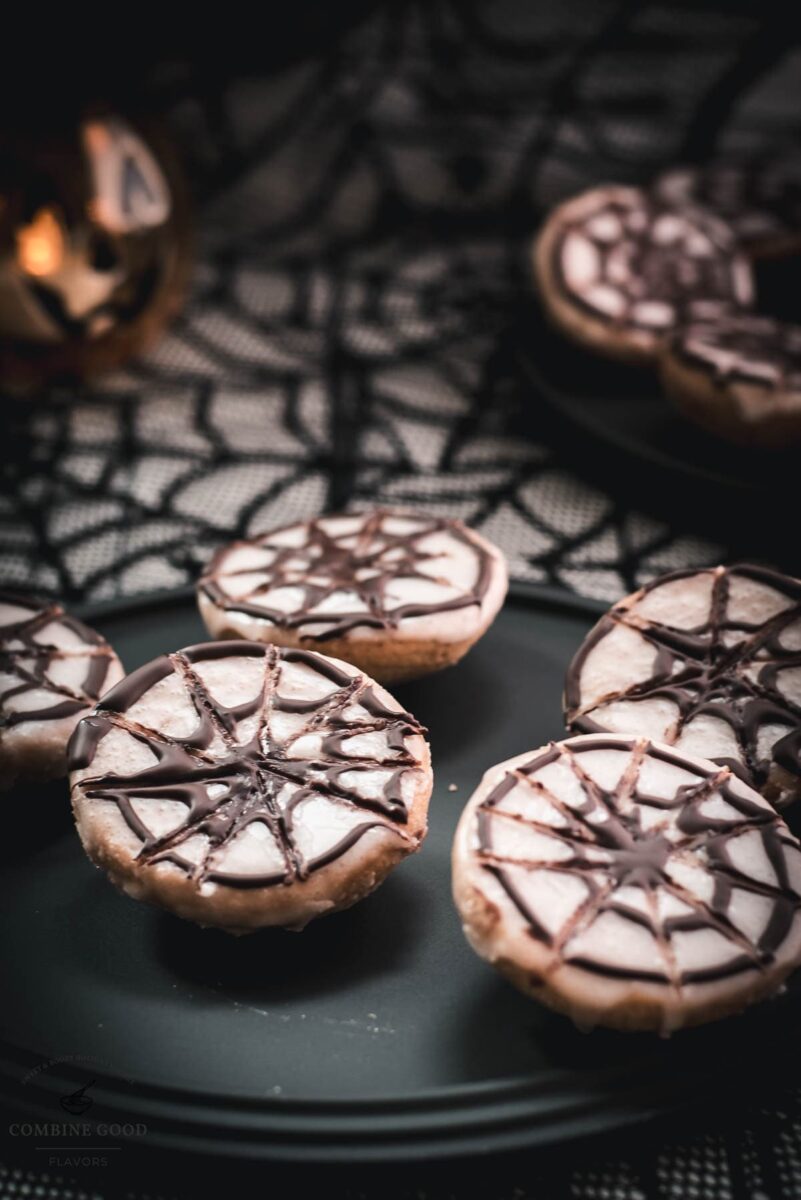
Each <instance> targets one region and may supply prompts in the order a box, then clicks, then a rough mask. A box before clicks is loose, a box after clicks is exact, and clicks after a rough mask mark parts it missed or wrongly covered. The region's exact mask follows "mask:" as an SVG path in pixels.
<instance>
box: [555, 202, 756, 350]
mask: <svg viewBox="0 0 801 1200" xmlns="http://www.w3.org/2000/svg"><path fill="white" fill-rule="evenodd" d="M534 272H535V276H536V280H537V283H538V286H539V291H540V294H541V296H542V300H543V303H544V305H545V308H546V311H547V312H548V315H549V316H550V317H551V319H552V320H553V321H554V323H555V324H556V325H558V326H559V328H560V329H561V330H562V331H563V332H564V333H566V334H568V335H569V336H570V337H573V338H575V339H576V340H577V341H579V342H582V343H584V344H585V345H587V346H589V347H590V349H593V350H596V351H598V352H599V353H601V354H606V355H609V356H610V357H612V358H622V359H625V360H627V361H630V362H648V361H650V360H651V359H652V358H653V357H654V355H655V354H656V352H657V350H658V348H659V346H660V344H661V342H662V339H663V338H664V337H665V335H666V334H668V333H670V332H671V330H673V329H674V328H675V326H676V325H678V324H679V323H680V322H682V321H684V320H686V319H687V318H689V317H691V316H693V317H702V318H712V317H716V316H718V315H719V314H720V313H723V312H727V311H729V310H732V309H737V308H741V307H747V306H748V305H749V304H751V302H752V300H753V295H754V285H753V278H752V274H751V268H750V265H749V263H748V261H747V259H746V258H745V257H744V256H743V255H741V254H740V253H739V252H738V251H737V247H736V244H735V242H734V237H733V235H732V234H731V233H730V231H729V230H728V229H727V227H726V226H725V225H724V224H723V223H722V222H720V221H718V220H717V219H716V218H715V217H712V216H711V215H709V214H706V213H703V212H700V211H697V212H690V211H689V210H687V209H674V208H669V207H666V206H665V205H662V204H659V203H658V202H656V201H655V200H654V199H653V197H652V196H650V195H649V194H648V193H646V192H644V191H641V190H640V189H639V188H631V187H599V188H594V189H593V190H592V191H589V192H583V193H582V194H581V195H579V196H575V197H573V199H572V200H568V201H566V203H564V204H561V205H560V206H559V207H558V208H557V209H555V211H554V212H553V213H552V214H551V216H550V217H549V219H548V220H547V221H546V223H545V226H544V228H543V229H542V231H541V233H540V235H539V237H538V238H537V241H536V243H535V247H534Z"/></svg>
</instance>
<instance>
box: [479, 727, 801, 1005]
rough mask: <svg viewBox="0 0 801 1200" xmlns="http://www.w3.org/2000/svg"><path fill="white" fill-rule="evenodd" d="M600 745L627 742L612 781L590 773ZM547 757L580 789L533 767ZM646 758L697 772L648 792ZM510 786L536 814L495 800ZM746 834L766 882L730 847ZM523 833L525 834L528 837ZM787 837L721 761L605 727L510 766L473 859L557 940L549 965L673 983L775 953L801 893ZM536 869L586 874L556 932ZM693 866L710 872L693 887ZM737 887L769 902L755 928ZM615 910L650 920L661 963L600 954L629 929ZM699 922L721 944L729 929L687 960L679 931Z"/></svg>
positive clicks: (484, 819)
mask: <svg viewBox="0 0 801 1200" xmlns="http://www.w3.org/2000/svg"><path fill="white" fill-rule="evenodd" d="M599 751H603V752H607V753H608V752H610V751H613V752H614V751H617V752H619V754H620V757H621V759H623V756H624V753H625V756H626V757H625V761H623V762H621V774H620V777H619V780H618V782H617V784H616V785H615V786H614V787H613V788H607V787H604V786H601V785H600V784H599V783H598V782H596V780H595V779H594V778H593V777H592V775H591V771H592V766H591V762H590V760H591V758H592V757H593V755H597V753H598V752H599ZM584 756H586V759H585V761H586V768H585V766H584V764H583V763H582V758H583V757H584ZM649 760H650V762H649ZM554 764H561V765H562V767H563V769H564V768H566V769H567V771H568V772H569V773H570V775H571V776H572V777H573V779H574V780H575V781H577V782H578V784H579V789H578V798H576V790H575V787H572V788H569V789H568V788H564V789H562V788H560V787H559V786H558V785H554V784H553V781H552V778H549V777H548V776H547V775H546V776H543V777H541V778H538V776H539V775H540V773H541V772H543V770H544V769H545V768H548V767H552V766H553V765H554ZM646 764H648V765H649V766H650V767H651V768H653V767H655V766H656V767H657V769H658V768H659V764H664V766H663V767H662V769H663V770H665V769H668V770H669V769H670V768H671V767H673V768H676V767H678V768H679V769H680V770H681V772H682V778H686V774H687V773H689V774H691V775H692V776H694V777H695V779H696V780H697V782H694V783H690V784H686V783H685V784H681V785H679V786H678V787H675V788H663V789H660V790H661V791H662V792H663V793H664V792H667V793H668V794H667V795H664V794H663V795H649V794H648V790H647V786H646V785H645V784H644V783H643V782H642V780H641V776H642V773H643V768H644V766H645V765H646ZM549 785H550V786H549ZM651 786H653V785H651ZM518 787H521V788H522V789H523V790H524V792H527V793H528V794H529V799H530V800H531V801H534V803H535V805H536V808H535V811H536V813H537V817H536V818H535V817H533V816H530V815H526V813H525V807H524V806H521V805H519V804H518V805H515V806H514V807H513V808H512V809H511V810H509V811H504V803H505V802H508V799H507V798H509V796H510V793H511V792H512V791H513V790H514V789H516V788H518ZM724 804H725V806H726V807H725V808H724V807H723V805H724ZM521 809H522V811H521ZM498 822H501V823H503V824H507V825H508V823H510V822H512V823H514V824H515V825H517V826H522V828H523V830H524V833H534V834H535V835H539V836H538V840H537V842H536V846H538V847H541V848H542V849H541V853H540V855H539V856H537V857H519V856H517V855H516V854H509V853H506V852H505V851H504V850H503V849H502V848H501V847H498V848H496V843H497V842H498V840H499V831H498V827H497V826H498ZM545 839H547V840H545ZM753 839H758V840H759V842H760V843H761V847H762V850H763V851H764V856H765V858H766V859H767V861H768V863H769V864H770V869H771V871H772V874H773V876H774V881H773V882H766V880H765V878H764V873H763V871H762V870H761V869H760V868H759V865H758V860H757V865H756V866H755V867H754V869H753V873H752V872H750V871H749V870H748V867H747V865H746V864H747V862H751V861H753V859H752V858H751V857H750V855H749V852H748V851H746V852H745V853H743V854H742V855H740V854H738V853H737V849H736V843H737V842H738V841H740V842H741V843H743V844H744V843H745V842H746V840H753ZM521 842H522V844H523V845H524V844H525V838H523V839H521ZM748 849H749V850H751V853H753V851H752V849H751V848H750V847H749V848H748ZM788 849H789V850H791V851H792V852H795V853H797V852H798V843H797V842H796V840H795V838H794V837H793V836H792V835H791V834H790V832H789V831H788V830H787V829H786V827H785V826H784V824H783V823H782V821H781V819H780V818H779V817H778V816H777V815H776V814H775V813H774V812H773V811H772V810H771V809H770V808H769V807H768V806H767V805H765V804H762V803H759V802H758V801H757V799H756V798H754V799H749V798H748V797H747V796H745V795H743V789H742V787H741V786H739V785H736V784H735V786H733V780H732V776H731V772H730V771H729V770H728V768H726V767H723V768H721V769H720V770H717V771H708V772H705V771H704V770H703V768H702V767H700V766H698V765H697V764H696V763H693V762H690V761H688V760H686V759H684V758H683V757H682V756H680V755H674V754H672V753H670V752H669V751H665V750H662V749H658V748H656V747H654V746H651V745H650V744H649V743H648V742H647V741H645V740H641V741H635V740H634V739H625V738H614V739H612V738H610V739H609V741H605V740H600V741H594V742H593V743H585V744H584V745H581V744H580V742H573V743H572V745H570V744H566V743H562V744H561V745H552V746H551V747H550V748H549V749H548V750H546V751H545V752H544V753H543V754H541V755H540V756H539V757H537V758H534V759H532V760H531V761H530V762H528V763H525V764H524V765H522V766H520V767H518V768H517V769H516V770H514V771H513V772H509V773H507V775H506V776H505V778H504V779H503V780H502V781H501V782H500V783H499V784H498V785H497V787H495V788H494V790H493V791H492V792H491V793H490V795H489V796H488V797H487V799H486V800H485V801H484V802H483V804H482V805H481V806H480V807H479V810H478V856H479V860H480V862H481V863H482V865H483V867H484V868H485V869H486V870H488V871H491V872H492V873H493V874H494V875H495V876H496V877H497V879H498V880H499V882H500V883H501V885H502V886H503V888H504V889H505V891H506V893H507V894H508V896H509V898H510V900H511V901H512V903H513V904H514V905H515V906H516V908H517V909H518V910H519V911H520V913H521V914H522V915H523V917H524V918H525V920H526V922H527V924H528V926H529V929H530V932H531V935H532V936H533V937H534V938H536V939H537V940H538V941H540V942H544V943H545V944H546V945H547V946H548V947H549V949H550V950H551V951H552V954H553V958H552V960H551V964H550V967H549V968H548V970H549V971H554V970H557V969H558V968H559V967H560V966H561V965H562V964H563V963H568V964H570V965H572V966H575V967H581V968H583V969H584V970H586V971H590V972H593V973H598V974H602V975H607V976H612V977H615V978H624V979H626V978H630V979H641V980H645V981H652V982H655V983H660V984H666V985H670V986H672V987H674V988H681V987H682V986H684V985H686V984H691V983H703V982H711V981H714V980H720V979H724V978H727V977H729V976H732V975H737V974H739V973H740V972H742V971H748V970H762V969H764V968H765V967H766V966H768V965H769V964H770V963H771V962H772V961H773V959H774V956H775V955H776V953H777V952H778V951H779V949H780V948H781V946H782V944H783V942H784V940H785V939H786V937H787V935H788V933H789V932H790V930H791V927H792V924H793V921H794V919H795V915H796V911H797V909H798V906H799V901H800V900H801V898H800V897H799V895H798V894H797V892H796V890H795V889H794V887H793V886H792V885H791V881H790V876H789V870H788V854H787V851H788ZM537 872H548V873H549V874H550V875H551V876H552V878H553V879H554V880H558V879H560V878H561V879H564V878H565V876H570V877H572V878H573V879H575V880H578V881H580V884H581V885H582V886H581V888H580V892H579V896H578V897H577V898H575V902H574V904H573V907H572V911H571V912H570V913H569V914H568V915H567V916H563V918H562V920H561V921H560V923H559V927H558V929H557V930H556V931H555V932H554V931H553V927H552V925H551V922H550V921H549V920H548V918H547V902H546V903H545V905H544V906H543V907H542V908H540V906H539V903H538V901H537V899H536V896H531V895H529V894H527V893H529V891H530V889H529V888H528V887H527V878H526V877H527V876H531V875H532V874H535V873H537ZM699 872H702V873H703V876H704V877H705V880H708V879H709V877H710V876H711V887H708V886H698V881H697V876H698V874H699ZM694 884H695V886H693V885H694ZM635 889H637V890H639V893H640V902H637V899H636V898H635V897H636V891H635ZM561 894H562V895H563V896H564V894H565V893H564V890H562V892H561ZM744 895H745V897H746V898H747V899H748V901H749V905H750V904H751V899H750V898H752V897H753V898H754V899H753V905H754V911H755V912H757V913H758V912H759V910H760V909H761V908H764V907H765V901H767V902H768V905H769V908H768V909H767V912H768V915H767V917H766V919H765V922H764V925H763V927H762V930H761V932H760V933H759V934H758V936H756V937H753V936H751V934H750V933H747V932H746V929H747V928H749V926H748V924H747V922H746V921H745V920H744V919H743V915H742V913H743V904H742V901H743V899H744ZM610 917H612V919H613V920H617V921H618V922H623V923H625V925H632V924H633V925H634V926H636V927H638V928H640V929H644V930H646V931H647V933H649V934H650V935H651V938H652V939H653V944H654V948H655V949H656V950H657V952H658V957H657V961H660V960H661V965H660V966H658V967H654V966H653V963H652V959H653V955H652V954H645V955H644V956H643V961H642V964H640V963H639V962H637V961H632V960H631V959H630V958H628V957H627V958H626V959H625V960H624V959H621V960H620V961H617V962H616V961H615V960H614V958H613V956H612V955H609V957H606V956H605V955H604V953H603V952H604V951H605V950H608V948H609V947H610V945H611V946H614V945H619V944H620V935H621V934H622V933H623V931H624V930H623V928H622V927H621V926H620V925H618V927H617V935H616V936H613V934H612V931H611V930H610V928H609V927H608V921H609V918H610ZM599 921H606V922H607V928H606V929H605V930H604V931H603V932H602V931H601V929H600V927H598V928H597V929H596V931H595V932H596V933H597V937H594V936H593V927H594V926H595V925H596V922H599ZM703 930H707V931H711V932H712V933H713V934H716V935H718V944H719V939H720V938H723V939H725V942H726V943H728V945H727V953H726V954H725V955H723V956H722V957H720V958H716V959H713V961H712V962H711V963H709V962H707V963H706V964H704V965H697V964H692V962H691V960H692V955H691V954H689V955H688V961H687V962H686V963H685V960H684V958H683V955H682V950H681V947H680V946H679V945H678V942H677V939H678V937H679V936H680V935H691V934H693V933H697V932H698V931H703ZM713 953H714V950H713Z"/></svg>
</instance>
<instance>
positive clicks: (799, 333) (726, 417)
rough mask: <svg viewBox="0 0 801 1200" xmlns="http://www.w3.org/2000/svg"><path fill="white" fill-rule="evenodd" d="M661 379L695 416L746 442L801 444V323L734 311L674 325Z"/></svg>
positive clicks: (676, 400) (714, 430)
mask: <svg viewBox="0 0 801 1200" xmlns="http://www.w3.org/2000/svg"><path fill="white" fill-rule="evenodd" d="M660 372H661V376H662V383H663V386H664V388H665V391H666V392H667V394H668V396H670V398H671V399H672V400H673V402H674V403H675V405H676V407H677V408H678V409H679V410H680V412H682V413H683V414H684V416H686V417H687V418H688V419H689V420H690V421H693V422H694V423H695V424H696V425H700V426H702V428H704V429H707V430H709V431H710V432H711V433H714V434H717V435H718V436H720V437H723V438H725V439H726V440H727V441H730V442H736V443H740V444H742V445H745V446H763V447H765V448H768V449H781V448H783V447H785V446H788V445H792V444H798V443H799V442H801V326H798V325H787V324H784V323H783V322H781V321H775V320H773V319H772V318H771V317H758V316H754V315H751V314H745V313H744V314H737V315H731V316H725V317H721V318H720V319H719V320H717V321H698V322H691V323H690V324H688V325H684V326H682V327H681V328H679V329H677V330H676V331H675V333H674V334H673V335H672V336H671V337H670V338H669V339H668V340H667V341H666V343H665V345H664V348H663V350H662V353H661V355H660Z"/></svg>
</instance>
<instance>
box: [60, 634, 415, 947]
mask: <svg viewBox="0 0 801 1200" xmlns="http://www.w3.org/2000/svg"><path fill="white" fill-rule="evenodd" d="M423 733H424V731H423V730H422V728H421V726H420V725H419V724H418V722H417V721H416V720H415V719H414V717H412V716H410V714H409V713H407V712H404V711H403V709H402V708H401V707H400V705H399V704H397V702H396V701H395V700H393V698H392V697H391V696H390V695H389V694H388V693H387V692H385V691H384V689H383V688H381V687H378V685H377V684H375V683H373V681H372V680H371V679H369V678H367V676H365V675H363V674H361V673H360V672H359V671H357V670H356V669H355V668H354V667H352V666H350V665H349V664H347V663H342V662H334V661H333V660H332V659H330V658H326V657H324V656H323V655H322V654H314V653H309V652H306V651H302V650H279V649H278V648H277V647H275V646H264V645H255V644H252V643H248V642H241V641H237V642H212V643H206V644H204V645H200V646H191V647H189V648H188V649H186V650H181V651H177V652H176V653H174V654H169V655H163V656H162V657H161V658H157V659H155V660H154V661H153V662H151V663H148V664H147V665H146V666H144V667H141V668H140V669H139V670H137V671H134V672H133V673H132V674H131V675H128V676H127V677H126V678H125V679H124V680H123V681H122V683H120V684H118V685H117V687H115V688H113V689H112V691H111V692H110V693H108V695H106V696H105V697H104V699H103V701H102V702H101V703H100V704H98V705H97V706H96V707H95V709H94V710H93V712H92V713H91V714H90V715H89V716H87V717H85V718H84V719H83V720H82V721H81V723H80V725H79V726H78V728H77V729H76V731H75V735H74V737H73V739H72V742H71V743H70V765H71V768H72V776H71V784H72V803H73V810H74V813H75V821H76V824H77V827H78V832H79V834H80V837H81V841H82V842H83V845H84V849H85V850H86V852H87V854H88V855H89V857H90V858H91V859H92V861H93V862H94V863H95V864H96V865H97V866H99V867H102V868H103V869H104V870H105V871H106V872H107V873H108V874H109V876H110V877H111V879H112V881H113V882H114V883H115V884H116V885H117V886H118V887H120V888H122V890H123V891H125V892H127V893H128V894H129V895H130V896H133V897H134V898H135V899H138V900H148V901H151V902H153V903H155V904H159V905H161V906H163V907H164V908H166V909H169V910H170V911H171V912H174V913H176V914H177V915H178V916H181V917H185V918H187V919H189V920H192V921H196V922H197V923H198V924H199V925H213V926H218V927H220V928H222V929H226V930H228V931H229V932H231V933H247V932H249V931H251V930H254V929H258V928H260V927H261V926H266V925H282V926H286V927H288V928H292V929H302V928H303V927H304V926H305V925H306V924H307V923H308V922H309V921H310V920H312V918H313V917H317V916H322V915H323V914H325V913H331V912H335V911H336V910H338V909H341V908H347V907H348V906H350V905H351V904H355V903H356V901H358V900H361V899H362V898H363V897H364V896H366V895H368V893H369V892H371V891H373V889H374V888H376V887H377V886H378V885H379V884H380V883H381V882H382V881H383V879H384V878H385V877H386V875H387V873H388V872H389V871H390V870H391V869H392V867H394V866H395V865H396V864H397V863H398V862H400V861H401V859H403V858H405V857H406V856H407V855H408V854H411V853H412V852H413V851H415V850H417V849H418V848H419V846H420V844H421V842H422V840H423V838H424V837H425V834H426V814H427V811H428V800H429V796H430V794H431V786H432V777H431V766H430V756H429V751H428V745H427V743H426V741H425V738H424V736H423Z"/></svg>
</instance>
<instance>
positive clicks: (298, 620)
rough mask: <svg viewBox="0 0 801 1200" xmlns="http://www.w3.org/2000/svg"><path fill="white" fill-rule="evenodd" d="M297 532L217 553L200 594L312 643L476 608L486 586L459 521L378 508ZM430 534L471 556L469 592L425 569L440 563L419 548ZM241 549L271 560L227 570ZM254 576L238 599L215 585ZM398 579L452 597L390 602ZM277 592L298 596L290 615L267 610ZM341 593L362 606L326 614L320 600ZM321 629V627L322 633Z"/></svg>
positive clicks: (485, 558) (484, 563)
mask: <svg viewBox="0 0 801 1200" xmlns="http://www.w3.org/2000/svg"><path fill="white" fill-rule="evenodd" d="M391 522H403V523H404V525H405V529H404V530H403V532H397V531H393V530H392V529H391V528H390V523H391ZM343 523H344V526H343ZM336 526H339V531H337V528H336ZM354 526H355V527H354ZM302 528H303V529H304V540H303V543H302V544H301V545H297V544H296V541H295V539H293V540H292V541H291V542H290V541H286V540H284V539H283V538H282V536H281V535H283V534H284V533H285V530H277V531H275V532H274V533H269V534H265V535H264V536H263V537H258V538H254V539H253V540H252V541H251V542H249V543H236V544H235V545H234V547H232V548H229V549H225V550H223V551H221V552H220V554H218V555H217V556H216V557H215V559H214V561H213V562H212V563H211V566H210V567H209V570H208V573H207V574H206V575H205V576H204V577H203V579H202V580H201V582H200V588H201V591H202V592H204V593H205V595H206V596H207V597H208V599H209V600H211V601H213V603H215V604H217V605H219V606H220V607H221V608H223V609H225V610H226V611H227V612H240V613H244V614H246V615H247V616H251V617H258V618H260V619H261V620H269V621H270V622H272V623H273V624H274V625H277V626H279V627H280V628H282V629H297V630H299V631H301V632H302V633H303V634H304V636H306V637H309V638H313V639H314V640H315V641H325V640H327V639H331V638H336V637H342V636H344V635H345V634H348V633H350V632H351V631H352V630H354V629H357V628H359V627H369V628H372V629H395V628H397V626H398V625H399V624H400V622H401V621H403V620H404V619H408V618H412V617H421V616H433V615H434V614H436V613H446V612H452V611H454V610H456V609H461V608H468V607H471V606H473V605H475V606H480V605H481V602H482V600H483V598H484V595H485V594H486V591H487V587H488V586H489V580H490V559H489V555H488V554H487V552H486V550H484V549H483V547H482V546H480V545H478V544H477V543H476V542H475V541H474V540H473V539H472V538H471V536H470V534H469V532H468V531H467V529H465V527H464V526H463V525H462V524H461V522H459V521H451V520H447V519H441V518H437V517H418V516H414V515H412V514H409V513H405V512H402V511H397V512H395V511H392V510H390V509H379V510H377V511H375V512H372V513H369V514H367V515H365V516H364V517H362V518H359V517H358V516H352V517H335V518H330V517H329V518H321V519H318V520H313V521H309V522H307V523H306V525H305V526H303V527H302ZM433 534H446V535H447V536H448V538H450V539H453V540H454V541H456V542H459V543H461V545H463V546H465V547H468V548H469V549H470V550H471V551H472V553H473V555H474V557H475V560H476V578H475V582H474V583H473V585H472V587H471V588H469V589H468V590H467V591H461V592H460V594H458V595H455V596H454V595H453V594H452V593H453V591H454V590H455V589H454V585H453V583H452V582H451V580H449V579H448V578H442V577H438V576H437V574H436V572H435V571H433V570H426V564H427V563H431V562H432V561H434V560H437V561H438V562H439V563H440V564H441V561H442V555H443V550H442V548H441V546H440V545H438V547H437V549H431V548H427V547H426V545H425V543H426V540H427V539H429V538H430V537H431V536H432V535H433ZM246 546H249V547H253V548H254V550H256V549H257V550H259V551H268V552H270V554H269V561H267V560H265V558H264V557H263V556H262V559H261V563H260V564H258V565H257V564H255V563H254V561H252V560H250V559H248V561H247V563H246V564H245V565H244V566H242V567H241V568H237V567H233V568H231V569H230V570H226V561H227V560H228V558H229V555H230V553H231V551H233V552H234V553H236V551H237V550H240V549H242V548H244V547H246ZM445 553H447V552H445ZM253 574H258V575H260V576H262V581H261V582H260V583H258V584H257V585H256V586H255V587H253V588H252V589H251V590H250V591H247V592H245V593H244V594H243V595H237V596H236V598H234V597H233V596H232V595H231V594H230V593H229V591H228V590H227V589H226V587H225V586H224V585H223V583H222V582H221V581H222V580H231V581H233V582H235V581H236V577H237V575H244V576H250V575H253ZM401 580H403V581H417V582H418V583H420V584H422V585H423V586H424V587H425V588H426V589H427V590H428V591H429V592H430V590H431V587H432V582H433V583H436V584H439V585H440V586H441V587H442V588H444V589H447V590H448V591H449V592H451V595H449V596H448V597H447V598H443V599H441V600H428V601H426V602H420V603H413V602H408V603H407V602H399V603H395V604H391V603H390V602H389V596H388V589H389V588H390V586H391V585H392V584H393V583H398V582H399V581H401ZM280 588H292V589H295V590H297V591H299V592H300V594H301V596H302V599H301V600H300V602H299V603H298V605H297V606H296V607H295V608H294V609H293V610H292V611H289V612H287V611H284V610H283V609H279V608H276V607H272V606H271V605H270V596H271V594H273V593H274V592H276V591H278V589H280ZM343 592H345V593H348V594H354V595H355V596H356V597H357V599H358V601H359V602H360V603H359V607H358V608H354V609H351V610H349V611H342V610H339V609H337V610H336V611H330V610H329V611H327V612H326V611H325V609H324V605H325V603H326V601H328V600H330V599H331V598H332V597H334V596H336V595H337V594H338V593H343ZM321 609H322V611H321ZM305 626H314V630H313V631H308V632H305V631H304V627H305ZM320 626H324V627H325V628H323V629H322V630H321V629H320Z"/></svg>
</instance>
